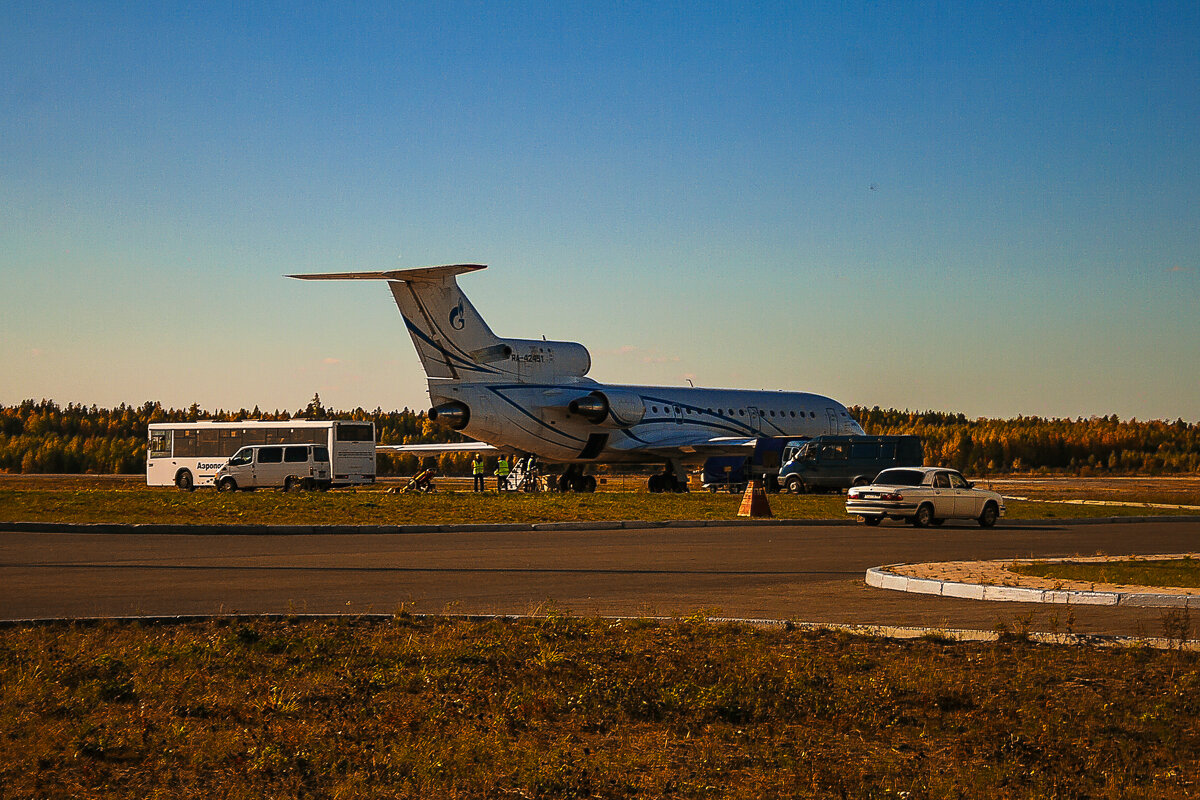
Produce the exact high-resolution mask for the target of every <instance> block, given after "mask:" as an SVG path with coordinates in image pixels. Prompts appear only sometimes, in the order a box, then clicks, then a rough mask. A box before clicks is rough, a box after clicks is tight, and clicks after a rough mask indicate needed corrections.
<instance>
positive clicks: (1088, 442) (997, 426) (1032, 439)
mask: <svg viewBox="0 0 1200 800" xmlns="http://www.w3.org/2000/svg"><path fill="white" fill-rule="evenodd" d="M851 411H852V413H853V414H854V416H855V417H856V418H857V419H858V420H859V422H860V423H862V426H863V428H864V429H866V431H867V432H868V433H874V434H884V433H889V434H900V433H905V434H916V435H917V436H920V437H921V440H922V441H923V442H924V446H925V461H926V463H928V464H941V465H946V466H953V467H956V468H958V469H961V470H962V471H964V472H967V473H970V474H972V475H985V474H1008V473H1013V472H1018V473H1023V472H1043V473H1045V472H1054V473H1063V474H1073V475H1122V474H1146V475H1158V474H1166V473H1196V472H1200V425H1197V424H1196V423H1190V422H1184V421H1183V420H1182V419H1180V420H1176V421H1175V422H1165V421H1161V420H1149V421H1139V420H1136V419H1131V420H1120V419H1118V418H1117V417H1116V416H1115V415H1113V416H1107V417H1090V418H1087V419H1083V418H1078V419H1050V418H1044V417H1024V416H1019V417H1016V418H1013V419H984V418H980V419H968V418H967V417H966V416H965V415H963V414H955V413H948V412H942V411H908V410H905V411H899V410H896V409H881V408H879V407H878V406H876V407H874V408H853V409H851ZM297 417H304V418H314V417H316V418H324V419H353V420H361V421H367V422H374V423H375V433H376V437H377V439H378V441H379V443H380V444H428V443H435V442H454V441H464V438H463V437H462V436H461V435H459V434H457V433H454V432H453V431H449V430H447V429H445V428H442V427H440V426H437V425H434V424H433V423H432V422H430V420H429V419H428V417H426V415H425V413H424V412H423V411H422V412H417V411H410V410H409V409H407V408H405V409H403V410H401V411H384V410H382V409H380V408H376V409H375V410H373V411H367V410H365V409H362V408H355V409H353V410H352V411H338V410H334V409H328V408H325V407H324V406H323V404H322V403H321V400H320V397H318V396H316V395H314V396H313V399H312V400H311V401H310V402H309V403H308V404H307V405H306V406H305V407H304V408H301V409H299V410H297V411H295V412H294V413H293V412H288V411H279V410H275V411H263V410H261V409H260V408H258V407H257V406H255V407H254V408H253V409H251V410H247V409H245V408H241V409H238V410H236V411H228V410H221V409H218V410H216V411H212V412H209V411H206V410H204V409H201V408H200V407H199V406H198V405H196V404H193V405H192V406H190V407H189V408H186V409H170V408H163V406H162V405H161V404H160V403H154V402H151V403H144V404H142V405H140V406H128V405H124V404H122V405H120V406H117V407H116V408H99V407H97V406H94V405H93V406H84V405H73V404H68V405H66V406H60V405H58V404H57V403H54V402H53V401H50V400H41V401H34V400H26V401H25V402H23V403H21V404H19V405H14V406H3V405H0V472H24V473H88V472H91V473H125V474H136V473H138V472H141V471H143V470H144V469H145V465H146V462H145V459H146V431H147V427H148V426H149V425H150V423H152V422H190V421H196V420H247V419H264V420H270V419H276V420H279V419H293V418H297ZM470 460H471V457H470V455H468V454H447V455H443V456H439V457H438V458H437V460H436V468H437V470H438V472H439V473H441V474H443V475H466V474H469V472H470ZM378 466H379V472H380V474H384V475H387V474H401V475H411V474H413V473H414V472H416V471H417V470H418V469H420V467H421V466H422V463H421V460H420V459H418V458H417V457H416V456H395V455H388V454H383V455H380V456H379V464H378Z"/></svg>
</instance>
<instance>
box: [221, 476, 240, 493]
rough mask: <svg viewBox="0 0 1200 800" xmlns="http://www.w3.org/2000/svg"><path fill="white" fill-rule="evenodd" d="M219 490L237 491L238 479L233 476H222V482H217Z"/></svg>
mask: <svg viewBox="0 0 1200 800" xmlns="http://www.w3.org/2000/svg"><path fill="white" fill-rule="evenodd" d="M217 491H218V492H236V491H237V481H235V480H234V479H233V478H222V479H221V482H220V483H218V484H217Z"/></svg>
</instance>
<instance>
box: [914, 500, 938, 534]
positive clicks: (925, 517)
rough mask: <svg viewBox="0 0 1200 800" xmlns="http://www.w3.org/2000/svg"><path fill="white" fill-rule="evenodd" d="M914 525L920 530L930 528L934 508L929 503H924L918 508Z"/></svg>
mask: <svg viewBox="0 0 1200 800" xmlns="http://www.w3.org/2000/svg"><path fill="white" fill-rule="evenodd" d="M912 521H913V522H912V524H913V525H915V526H916V527H918V528H928V527H929V526H930V524H932V522H933V506H931V505H929V503H922V504H921V505H920V506H918V507H917V513H916V516H914V517H913V518H912Z"/></svg>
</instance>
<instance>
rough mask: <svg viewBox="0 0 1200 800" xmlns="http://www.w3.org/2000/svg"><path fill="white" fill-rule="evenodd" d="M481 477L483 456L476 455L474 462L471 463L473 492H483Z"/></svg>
mask: <svg viewBox="0 0 1200 800" xmlns="http://www.w3.org/2000/svg"><path fill="white" fill-rule="evenodd" d="M483 475H484V464H483V456H481V455H479V453H476V454H475V460H474V461H472V462H471V477H472V478H474V479H475V491H477V492H482V491H483Z"/></svg>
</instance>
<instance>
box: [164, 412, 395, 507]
mask: <svg viewBox="0 0 1200 800" xmlns="http://www.w3.org/2000/svg"><path fill="white" fill-rule="evenodd" d="M287 444H320V445H325V446H326V447H327V448H329V458H330V479H329V480H330V483H331V485H333V486H355V485H359V484H365V483H374V482H375V423H373V422H358V421H351V420H307V419H291V420H280V421H262V420H247V421H242V422H156V423H152V424H151V425H150V426H149V441H148V443H147V447H146V484H147V485H148V486H178V487H179V488H180V489H184V490H188V491H190V490H191V489H193V488H195V487H197V486H212V485H213V477H214V476H215V475H216V474H217V470H219V469H220V468H221V467H223V466H225V462H226V461H228V460H229V457H230V456H232V455H233V454H234V453H236V452H237V451H238V450H241V449H242V448H243V447H248V446H251V445H287Z"/></svg>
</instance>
